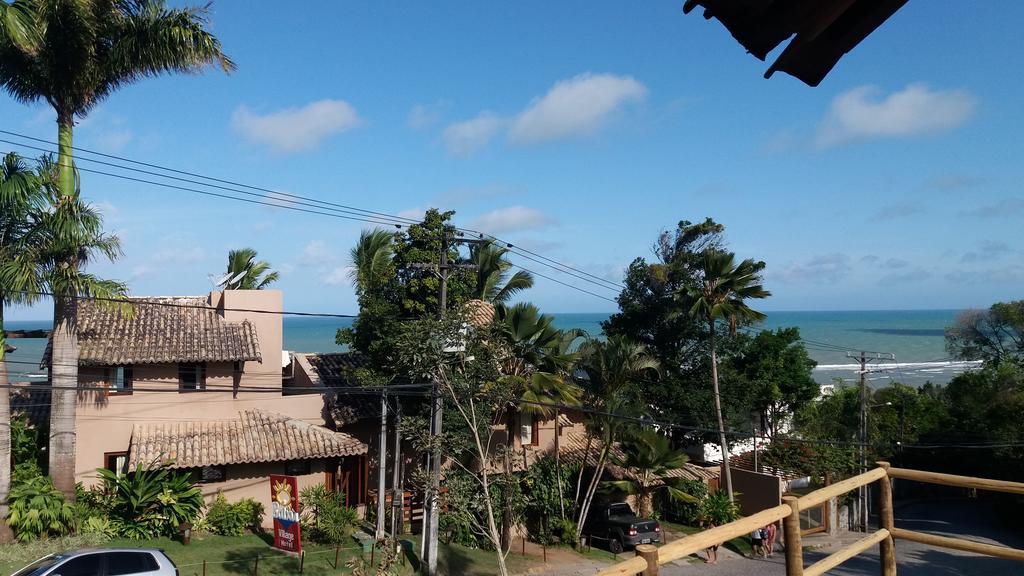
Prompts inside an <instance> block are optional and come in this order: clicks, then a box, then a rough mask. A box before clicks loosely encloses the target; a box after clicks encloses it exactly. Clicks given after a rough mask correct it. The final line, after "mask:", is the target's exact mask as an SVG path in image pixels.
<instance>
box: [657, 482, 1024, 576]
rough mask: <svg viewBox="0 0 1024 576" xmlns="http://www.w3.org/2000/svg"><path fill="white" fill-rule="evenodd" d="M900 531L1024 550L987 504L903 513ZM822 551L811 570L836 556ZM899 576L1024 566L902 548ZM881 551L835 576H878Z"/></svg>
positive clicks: (1009, 573)
mask: <svg viewBox="0 0 1024 576" xmlns="http://www.w3.org/2000/svg"><path fill="white" fill-rule="evenodd" d="M897 518H898V520H897V523H896V525H897V526H900V527H902V528H907V529H910V530H920V531H926V532H933V533H936V534H942V535H945V536H965V537H969V538H970V539H972V540H978V541H982V542H988V543H991V544H1003V545H1005V546H1013V547H1016V548H1024V529H1022V530H1017V531H1016V532H1013V531H1008V530H1006V529H1001V528H998V527H997V525H996V523H995V520H994V514H993V510H992V507H991V504H989V503H987V502H986V501H984V500H982V501H976V500H955V501H943V502H929V503H928V504H927V505H926V504H916V505H912V506H907V507H904V508H901V509H899V510H898V512H897ZM834 550H835V548H832V549H827V548H826V549H822V550H816V551H808V552H807V553H806V554H804V559H805V562H806V563H807V564H811V563H813V562H815V561H816V560H818V559H819V558H822V557H824V556H826V555H828V554H829V553H831V552H832V551H834ZM896 559H897V567H898V573H899V576H985V575H993V576H1024V563H1021V562H1014V561H1011V560H1000V559H997V558H989V557H986V556H977V555H974V554H968V553H966V552H958V551H955V550H945V549H940V548H932V547H930V546H925V545H923V544H917V543H915V542H908V541H905V540H900V541H898V542H897V543H896ZM784 562H785V561H784V558H783V556H782V555H781V554H779V553H776V554H775V557H774V558H771V559H768V560H753V559H749V558H738V557H733V558H729V559H725V560H722V561H720V562H719V563H718V564H717V565H715V566H710V565H706V564H703V563H695V564H684V565H679V566H675V565H669V566H665V567H663V568H662V570H661V573H662V574H664V575H666V576H685V575H691V574H701V575H704V576H748V575H758V576H760V575H764V576H784V575H785V573H786V570H785V564H784ZM878 566H879V564H878V548H877V547H875V548H874V549H873V551H872V552H871V553H865V554H862V555H861V556H858V557H857V558H854V559H852V560H850V561H848V562H846V563H845V564H843V565H842V566H841V567H839V568H837V569H835V570H833V571H832V572H830V573H829V574H834V575H837V576H868V575H870V576H877V575H878V572H879V568H878Z"/></svg>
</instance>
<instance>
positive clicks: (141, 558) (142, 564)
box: [107, 552, 160, 576]
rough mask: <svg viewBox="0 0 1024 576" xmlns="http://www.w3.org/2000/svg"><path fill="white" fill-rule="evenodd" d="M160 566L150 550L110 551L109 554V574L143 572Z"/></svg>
mask: <svg viewBox="0 0 1024 576" xmlns="http://www.w3.org/2000/svg"><path fill="white" fill-rule="evenodd" d="M159 568H160V565H159V564H157V563H156V559H155V558H153V555H152V554H150V553H148V552H110V553H108V554H107V575H108V576H122V575H123V574H141V573H143V572H152V571H154V570H157V569H159Z"/></svg>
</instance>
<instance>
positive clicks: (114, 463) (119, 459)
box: [103, 452, 128, 476]
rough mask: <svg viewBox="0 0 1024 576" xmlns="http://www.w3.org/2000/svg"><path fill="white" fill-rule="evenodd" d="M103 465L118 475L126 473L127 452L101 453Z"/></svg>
mask: <svg viewBox="0 0 1024 576" xmlns="http://www.w3.org/2000/svg"><path fill="white" fill-rule="evenodd" d="M103 467H104V468H106V469H107V470H110V471H112V472H113V473H114V474H117V475H118V476H120V475H122V474H127V473H128V453H127V452H107V453H105V454H104V455H103Z"/></svg>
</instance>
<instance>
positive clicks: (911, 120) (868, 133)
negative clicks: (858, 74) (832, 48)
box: [815, 83, 977, 148]
mask: <svg viewBox="0 0 1024 576" xmlns="http://www.w3.org/2000/svg"><path fill="white" fill-rule="evenodd" d="M976 106H977V102H976V100H975V98H974V96H973V95H972V94H971V93H970V92H968V91H967V90H932V89H930V88H929V87H928V86H927V85H925V84H920V83H918V84H910V85H909V86H907V87H906V88H904V89H903V90H900V91H899V92H893V93H891V94H889V95H888V96H883V94H882V91H881V89H879V88H878V87H876V86H859V87H857V88H854V89H852V90H849V91H847V92H844V93H842V94H840V95H838V96H836V97H835V98H834V99H833V100H832V105H831V107H830V108H829V111H828V113H827V114H826V116H825V118H824V120H822V122H821V124H819V126H818V134H817V138H816V140H815V144H816V145H817V146H818V147H819V148H828V147H831V146H838V145H841V144H846V143H848V142H852V141H856V140H866V139H870V138H897V137H907V136H917V135H924V134H937V133H941V132H946V131H949V130H952V129H954V128H956V127H958V126H960V125H961V124H963V123H964V122H966V121H967V120H968V119H969V118H970V117H971V116H972V115H973V114H974V110H975V108H976Z"/></svg>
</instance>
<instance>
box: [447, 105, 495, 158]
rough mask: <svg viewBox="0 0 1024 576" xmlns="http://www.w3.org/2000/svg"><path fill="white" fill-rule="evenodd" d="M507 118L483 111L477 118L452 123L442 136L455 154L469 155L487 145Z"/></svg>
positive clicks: (451, 152) (448, 147) (450, 151)
mask: <svg viewBox="0 0 1024 576" xmlns="http://www.w3.org/2000/svg"><path fill="white" fill-rule="evenodd" d="M504 124H505V120H503V119H501V118H499V117H497V116H495V115H494V114H492V113H490V112H481V113H480V114H479V115H478V116H477V117H476V118H473V119H471V120H464V121H462V122H456V123H454V124H450V125H449V126H448V127H447V128H445V129H444V134H442V135H441V138H442V139H443V140H444V145H445V147H446V148H447V149H448V152H449V153H450V154H452V155H454V156H469V155H470V154H472V153H473V152H476V151H477V150H479V149H480V148H483V147H484V146H486V145H487V143H488V142H490V141H491V139H492V138H494V136H495V135H497V134H498V132H499V131H500V130H501V129H502V127H503V126H504Z"/></svg>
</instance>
